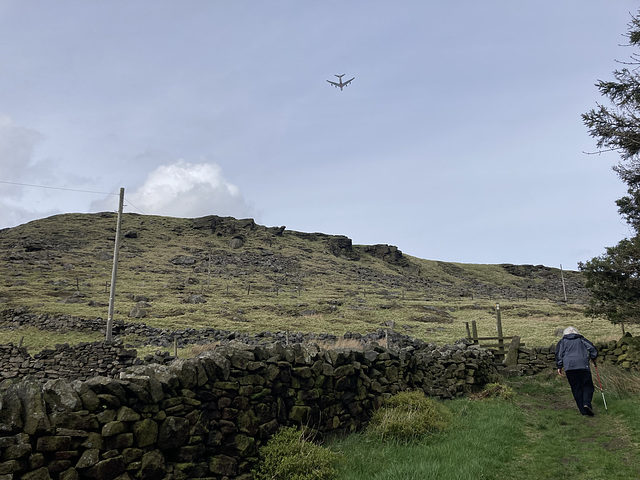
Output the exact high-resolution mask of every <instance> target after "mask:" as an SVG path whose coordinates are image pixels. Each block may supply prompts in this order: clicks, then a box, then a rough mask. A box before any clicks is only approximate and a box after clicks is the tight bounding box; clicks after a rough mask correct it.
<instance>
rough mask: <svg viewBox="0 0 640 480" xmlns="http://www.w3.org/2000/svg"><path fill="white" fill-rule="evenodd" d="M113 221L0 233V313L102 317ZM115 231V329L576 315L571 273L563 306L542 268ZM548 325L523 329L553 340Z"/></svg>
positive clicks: (437, 336) (424, 327)
mask: <svg viewBox="0 0 640 480" xmlns="http://www.w3.org/2000/svg"><path fill="white" fill-rule="evenodd" d="M115 227H116V214H115V213H100V214H65V215H56V216H52V217H49V218H45V219H41V220H37V221H33V222H30V223H27V224H24V225H20V226H18V227H14V228H8V229H4V230H1V231H0V257H1V262H0V274H1V277H0V278H2V286H1V289H0V310H3V311H5V312H7V311H13V310H15V309H22V311H25V310H26V311H29V312H32V313H38V314H52V315H72V316H75V317H81V318H86V319H94V318H97V317H101V318H106V316H107V306H108V300H109V283H110V279H111V271H112V258H113V249H114V239H115ZM122 233H123V239H122V243H121V250H120V258H119V263H118V280H117V288H116V302H115V306H116V312H115V315H114V317H115V319H117V320H124V321H125V322H144V323H145V324H148V325H152V326H156V327H160V328H166V329H184V328H203V327H212V328H218V329H224V330H231V331H240V332H253V333H255V332H261V331H265V330H269V331H283V330H287V331H303V332H328V333H335V334H339V335H342V334H344V333H345V332H348V331H351V332H361V333H366V332H371V331H375V330H376V329H379V328H381V327H383V326H385V325H387V324H390V323H391V322H393V325H394V328H395V329H396V330H397V331H399V332H401V333H406V334H409V335H412V336H415V337H417V338H422V339H425V340H428V341H434V342H451V341H454V340H455V339H457V338H461V337H463V336H464V335H465V325H464V322H465V321H469V320H471V319H473V320H477V321H478V323H479V328H480V329H481V334H482V329H483V328H485V327H484V326H485V325H486V329H488V330H491V328H492V326H493V327H494V326H495V324H494V320H493V316H494V305H495V303H496V302H500V304H501V307H502V309H503V312H504V313H503V315H504V318H505V321H506V325H507V328H508V327H509V326H511V327H512V328H511V330H513V329H516V328H520V329H521V327H520V326H519V325H520V324H519V323H518V322H523V321H527V322H529V323H531V322H533V321H534V320H536V319H541V320H543V321H544V322H546V323H547V324H548V323H549V320H550V319H551V320H553V319H555V321H556V323H558V324H559V326H562V324H563V322H565V320H564V319H567V318H571V319H575V320H576V322H578V321H579V320H580V321H583V322H584V321H585V320H584V319H583V318H582V315H581V311H582V306H581V305H582V304H584V302H585V300H586V296H587V293H586V291H585V289H584V287H583V284H582V277H581V274H580V273H579V272H571V271H565V272H564V280H565V289H566V294H567V299H568V302H567V303H566V304H565V303H564V301H563V297H564V290H563V285H562V277H561V272H560V270H558V269H554V268H549V267H545V266H541V265H538V266H532V265H508V264H504V265H475V264H460V263H447V262H438V261H433V260H425V259H419V258H415V257H411V256H408V255H404V254H403V253H402V252H401V251H400V250H399V249H398V248H397V247H394V246H388V245H353V244H352V241H351V240H350V239H349V238H348V237H346V236H337V235H326V234H322V233H304V232H295V231H289V230H287V229H286V228H285V227H264V226H260V225H257V224H256V223H255V222H254V221H253V220H252V219H241V220H238V219H234V218H231V217H218V216H214V215H212V216H207V217H202V218H196V219H183V218H172V217H159V216H148V215H138V214H125V215H124V216H123V221H122ZM5 317H6V315H5ZM509 317H513V319H514V321H513V322H512V323H511V324H510V323H509V320H507V319H508V318H509ZM5 319H6V318H5ZM576 322H574V323H576ZM589 322H591V321H590V320H589ZM531 324H533V323H531ZM557 326H558V325H547V326H546V327H545V330H544V332H542V331H540V332H539V333H534V334H533V335H534V337H535V338H536V340H538V341H543V342H544V341H546V340H543V339H549V341H552V340H553V330H554V329H555V328H556V327H557ZM604 327H607V328H609V327H610V326H607V325H603V328H604ZM488 333H491V332H488ZM505 333H506V334H509V332H508V331H505ZM514 333H519V332H513V331H511V334H514ZM600 333H602V335H608V330H607V329H605V330H603V331H602V332H599V334H600ZM0 335H4V337H5V339H6V338H8V337H10V338H9V339H13V338H15V336H16V335H15V333H14V334H13V336H11V335H10V332H6V331H0ZM0 340H2V337H0Z"/></svg>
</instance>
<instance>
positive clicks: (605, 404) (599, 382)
mask: <svg viewBox="0 0 640 480" xmlns="http://www.w3.org/2000/svg"><path fill="white" fill-rule="evenodd" d="M593 366H594V367H596V377H597V378H598V386H599V387H600V393H601V394H602V403H604V409H605V410H606V411H607V413H608V412H609V409H608V408H607V401H606V400H605V399H604V390H602V382H601V381H600V372H598V364H597V363H596V362H593Z"/></svg>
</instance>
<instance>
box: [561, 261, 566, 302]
mask: <svg viewBox="0 0 640 480" xmlns="http://www.w3.org/2000/svg"><path fill="white" fill-rule="evenodd" d="M560 277H561V278H562V292H563V293H564V303H567V287H566V286H565V284H564V272H563V271H562V264H560Z"/></svg>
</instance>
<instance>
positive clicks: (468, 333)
mask: <svg viewBox="0 0 640 480" xmlns="http://www.w3.org/2000/svg"><path fill="white" fill-rule="evenodd" d="M464 323H465V327H467V338H468V339H471V332H470V331H469V322H464Z"/></svg>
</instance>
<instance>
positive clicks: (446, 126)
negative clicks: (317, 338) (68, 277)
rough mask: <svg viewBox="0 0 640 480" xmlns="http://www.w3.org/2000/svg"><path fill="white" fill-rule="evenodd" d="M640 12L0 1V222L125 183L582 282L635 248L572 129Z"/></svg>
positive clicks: (589, 7) (154, 197) (212, 207)
mask: <svg viewBox="0 0 640 480" xmlns="http://www.w3.org/2000/svg"><path fill="white" fill-rule="evenodd" d="M639 9H640V3H637V2H632V1H627V0H599V1H596V0H563V1H557V0H536V1H530V0H520V1H517V2H514V1H513V0H488V1H485V2H478V1H477V0H458V1H456V2H436V1H425V0H398V1H396V2H390V1H388V0H385V1H380V0H366V1H365V0H342V1H335V0H325V1H322V2H310V1H307V2H302V1H299V0H244V1H238V0H179V1H178V0H172V1H169V0H129V1H114V0H56V2H51V1H49V0H0V228H6V227H13V226H17V225H20V224H23V223H26V222H29V221H32V220H35V219H40V218H45V217H48V216H50V215H54V214H59V213H76V212H80V213H90V212H100V211H117V209H118V192H119V190H120V188H124V189H125V210H124V211H125V212H135V213H142V214H146V215H167V216H175V217H201V216H205V215H221V216H233V217H237V218H247V217H250V218H254V219H255V220H256V222H257V223H259V224H261V225H266V226H286V227H287V229H289V230H297V231H303V232H322V233H327V234H335V235H346V236H348V237H349V238H351V239H352V240H353V243H354V244H366V245H371V244H378V243H383V244H390V245H395V246H397V247H398V248H399V249H400V250H402V251H403V252H404V253H406V254H409V255H412V256H416V257H419V258H425V259H430V260H440V261H450V262H461V263H478V264H499V263H513V264H534V265H538V264H542V265H547V266H552V267H559V266H560V265H562V266H563V268H565V269H576V268H577V265H578V262H581V261H586V260H589V259H591V258H593V257H594V256H597V255H601V254H603V253H604V249H605V247H606V246H612V245H615V244H616V243H617V242H618V241H619V240H621V239H622V238H623V237H625V236H629V235H630V230H629V228H628V226H627V225H626V224H625V222H624V221H623V220H622V218H621V217H620V216H619V214H618V212H617V207H616V205H615V200H616V199H617V198H619V197H621V196H622V195H624V193H625V187H624V184H623V183H622V182H621V181H620V180H619V179H618V178H617V176H616V174H615V172H613V171H612V169H611V167H612V166H613V165H615V164H616V163H617V162H618V160H619V157H618V155H617V154H616V153H602V154H593V153H594V152H596V146H595V140H594V139H592V138H591V137H590V136H589V134H588V131H587V129H586V127H585V126H584V124H583V123H582V119H581V114H582V113H585V112H586V111H588V110H590V109H591V108H594V107H595V106H596V104H597V103H598V102H600V103H604V104H606V99H604V98H602V97H601V96H600V95H599V92H598V90H597V88H596V87H595V83H596V82H597V81H598V80H599V79H602V80H607V79H611V78H612V72H613V71H614V70H615V69H616V68H620V64H619V63H616V60H621V61H624V60H627V59H628V58H629V57H630V55H631V53H633V50H632V49H631V47H625V46H624V43H625V38H624V36H623V35H624V33H626V31H627V25H628V23H629V21H630V19H631V14H634V13H637V12H638V10H639ZM336 74H346V76H345V77H344V78H345V79H348V78H351V77H355V79H354V80H353V82H351V84H350V85H349V86H348V87H347V88H345V89H344V90H343V91H340V90H339V89H337V88H334V87H333V86H332V85H331V84H329V83H327V82H326V80H335V77H334V75H336Z"/></svg>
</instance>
